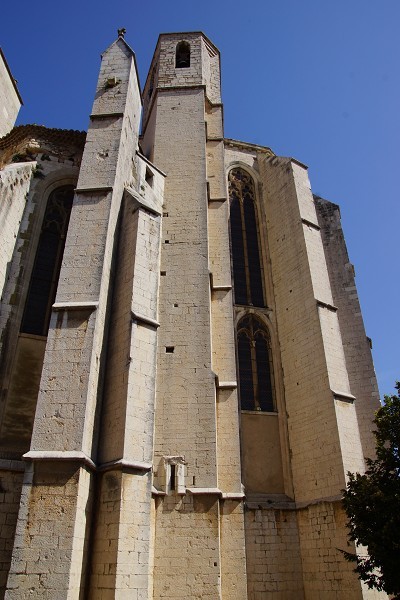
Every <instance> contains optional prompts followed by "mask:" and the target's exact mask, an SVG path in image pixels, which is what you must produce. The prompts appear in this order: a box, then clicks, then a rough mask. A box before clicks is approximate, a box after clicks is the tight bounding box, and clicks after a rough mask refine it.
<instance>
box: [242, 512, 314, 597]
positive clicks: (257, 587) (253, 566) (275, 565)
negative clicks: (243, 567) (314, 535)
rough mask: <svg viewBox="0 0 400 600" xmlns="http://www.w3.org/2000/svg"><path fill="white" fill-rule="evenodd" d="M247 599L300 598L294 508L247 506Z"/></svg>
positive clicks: (302, 593) (300, 565)
mask: <svg viewBox="0 0 400 600" xmlns="http://www.w3.org/2000/svg"><path fill="white" fill-rule="evenodd" d="M245 526H246V560H247V578H248V584H247V585H248V596H247V598H248V599H249V600H264V599H265V598H271V599H272V598H273V599H274V600H275V599H277V600H278V599H279V600H302V599H303V598H304V597H306V598H308V596H304V592H303V574H302V561H301V555H300V542H299V532H298V526H297V518H296V511H294V510H282V509H279V508H275V509H268V508H267V507H266V506H265V505H264V506H262V505H260V506H259V507H257V508H256V507H255V506H253V505H251V508H250V507H248V508H247V509H246V512H245Z"/></svg>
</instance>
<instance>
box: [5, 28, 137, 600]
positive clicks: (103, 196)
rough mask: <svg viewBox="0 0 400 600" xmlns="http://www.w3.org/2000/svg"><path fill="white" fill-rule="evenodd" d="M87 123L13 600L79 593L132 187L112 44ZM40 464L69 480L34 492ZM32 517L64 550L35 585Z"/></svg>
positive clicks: (132, 143)
mask: <svg viewBox="0 0 400 600" xmlns="http://www.w3.org/2000/svg"><path fill="white" fill-rule="evenodd" d="M91 119H92V125H91V127H90V128H89V133H88V138H87V143H86V147H85V151H84V155H83V159H82V167H81V171H80V176H79V180H78V188H77V194H76V197H75V199H74V205H73V208H72V213H71V221H70V228H69V231H68V236H67V241H66V249H65V252H64V258H63V266H62V269H61V273H60V279H59V285H58V291H57V297H56V303H55V305H54V307H53V308H54V310H53V314H52V319H51V323H50V330H49V336H48V343H47V348H46V354H45V360H44V367H43V376H42V387H41V393H40V395H39V400H38V408H37V419H36V421H35V426H34V432H33V436H32V444H31V451H30V452H29V453H28V455H27V458H30V459H31V460H32V461H35V462H34V463H33V465H34V468H33V466H32V467H31V471H32V475H33V476H32V478H31V480H30V482H28V481H27V486H26V488H25V495H24V497H23V499H22V502H21V508H20V514H19V525H18V527H19V531H20V532H21V536H17V537H16V542H15V546H14V562H13V563H12V567H11V570H10V576H9V586H10V589H12V592H11V591H10V592H8V593H9V594H11V593H12V597H13V598H23V597H24V596H25V590H26V588H27V587H30V589H31V592H32V594H34V593H35V594H37V595H39V594H42V597H46V598H49V599H50V598H54V600H55V599H57V600H58V599H62V598H67V597H68V598H78V597H79V595H80V593H81V590H82V589H83V587H82V586H84V579H85V563H86V557H87V550H88V549H87V544H86V541H85V540H86V527H85V523H86V522H88V523H89V520H90V519H89V520H88V521H87V518H88V516H89V515H90V512H91V508H90V505H91V493H92V489H93V485H92V476H91V473H90V470H91V469H93V467H94V464H93V459H95V458H96V456H95V451H96V442H97V431H96V426H97V424H98V413H99V400H100V397H101V385H102V369H103V366H104V356H105V347H104V345H105V341H106V331H107V328H106V319H107V314H108V310H109V300H110V297H111V294H110V279H111V267H112V263H113V257H114V249H115V245H116V227H117V222H118V217H119V213H120V205H121V200H122V195H123V191H124V188H125V186H126V185H128V184H129V183H130V181H131V180H132V169H133V162H134V159H135V152H136V148H137V131H138V126H139V119H140V93H139V89H138V83H137V74H136V70H135V64H134V57H133V53H132V51H131V50H130V48H129V47H128V46H127V45H126V43H125V42H124V41H123V40H122V39H121V38H119V39H118V40H117V41H116V42H115V43H114V44H113V45H112V46H110V48H109V49H108V50H107V51H106V52H105V53H104V55H103V61H102V66H101V70H100V76H99V81H98V88H97V93H96V98H95V102H94V106H93V113H92V117H91ZM66 356H67V357H68V361H65V357H66ZM46 461H54V462H55V464H57V465H62V464H63V463H62V461H67V465H68V469H70V472H68V473H67V474H66V473H63V472H62V468H61V466H58V467H55V465H53V466H52V471H51V474H50V475H51V476H50V479H49V480H47V479H46V481H45V482H43V483H42V480H41V474H42V473H43V472H44V471H43V470H44V469H45V467H43V466H42V465H46ZM57 461H59V462H57ZM83 465H85V466H83ZM87 467H88V468H89V470H87ZM63 476H64V478H63ZM46 477H47V475H46ZM43 487H45V489H46V490H47V492H46V494H44V492H43V489H42V488H43ZM66 495H67V496H68V499H67V500H66ZM45 504H46V507H45ZM38 510H40V511H41V514H43V515H46V524H47V528H48V530H49V532H52V531H55V530H57V531H58V528H59V527H60V526H61V525H62V526H63V529H64V537H63V543H64V544H65V547H66V552H65V556H64V557H61V556H60V554H59V551H58V550H56V548H55V546H54V544H55V542H51V543H50V546H49V547H50V548H54V552H55V556H54V560H53V561H50V562H49V563H47V571H46V572H47V573H48V575H46V577H45V578H42V579H40V578H38V577H37V575H36V574H37V570H35V569H32V570H31V569H28V573H27V574H26V571H24V570H23V568H22V567H21V566H20V565H23V564H24V563H27V562H28V561H30V560H32V561H34V562H35V563H37V565H38V566H37V567H36V569H40V568H43V569H44V566H43V564H44V559H45V558H46V556H45V553H46V550H45V549H44V548H45V547H46V545H44V544H43V543H42V540H41V539H40V528H39V529H33V530H32V531H31V537H30V543H29V548H28V547H27V546H26V544H25V543H24V541H23V540H24V537H25V533H26V531H27V530H29V527H30V526H31V523H34V522H35V521H39V522H40V515H39V512H37V511H38ZM63 511H64V512H63ZM60 513H62V518H61V519H60ZM28 554H29V556H28ZM57 569H60V571H59V572H57Z"/></svg>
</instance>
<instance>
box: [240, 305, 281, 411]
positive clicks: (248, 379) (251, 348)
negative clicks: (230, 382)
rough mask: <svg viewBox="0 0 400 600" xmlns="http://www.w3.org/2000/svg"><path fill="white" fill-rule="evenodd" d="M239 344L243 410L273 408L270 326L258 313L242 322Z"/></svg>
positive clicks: (241, 403) (266, 409)
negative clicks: (267, 325) (257, 315)
mask: <svg viewBox="0 0 400 600" xmlns="http://www.w3.org/2000/svg"><path fill="white" fill-rule="evenodd" d="M237 343H238V360H239V395H240V407H241V409H242V410H257V411H264V412H271V411H273V410H274V397H273V385H272V375H271V374H272V362H271V349H270V340H269V336H268V332H267V330H266V328H265V327H264V325H263V324H262V322H261V321H259V320H258V319H257V318H256V317H255V316H254V315H248V316H246V317H244V318H243V319H241V321H240V322H239V325H238V330H237Z"/></svg>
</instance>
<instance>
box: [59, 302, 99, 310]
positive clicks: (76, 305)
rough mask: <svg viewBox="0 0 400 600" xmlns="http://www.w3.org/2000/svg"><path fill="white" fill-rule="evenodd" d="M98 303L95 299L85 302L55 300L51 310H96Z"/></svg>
mask: <svg viewBox="0 0 400 600" xmlns="http://www.w3.org/2000/svg"><path fill="white" fill-rule="evenodd" d="M98 306H99V303H98V302H96V301H91V300H89V301H87V302H55V303H54V304H53V306H52V309H53V310H92V311H93V310H96V309H97V308H98Z"/></svg>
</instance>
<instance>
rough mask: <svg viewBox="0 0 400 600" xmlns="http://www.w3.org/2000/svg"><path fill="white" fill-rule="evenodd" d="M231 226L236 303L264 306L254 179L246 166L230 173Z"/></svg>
mask: <svg viewBox="0 0 400 600" xmlns="http://www.w3.org/2000/svg"><path fill="white" fill-rule="evenodd" d="M229 198H230V203H231V204H230V230H231V244H232V266H233V283H234V290H235V304H245V305H251V306H260V307H262V306H265V300H264V292H263V282H262V273H261V260H260V250H259V243H258V231H257V218H256V208H255V190H254V182H253V179H252V178H251V176H250V175H249V174H248V173H247V172H246V171H244V170H243V169H240V168H236V169H232V171H231V172H230V173H229Z"/></svg>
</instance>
